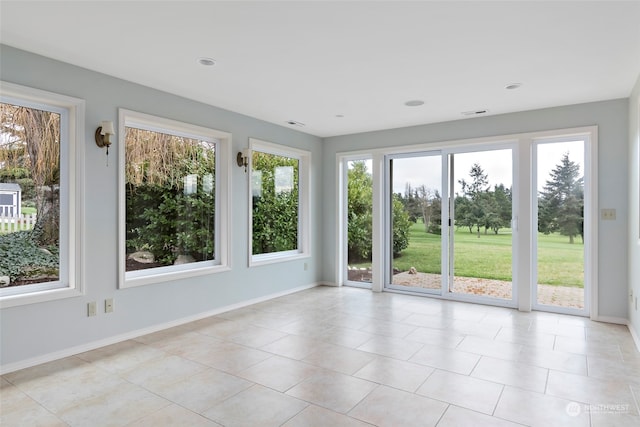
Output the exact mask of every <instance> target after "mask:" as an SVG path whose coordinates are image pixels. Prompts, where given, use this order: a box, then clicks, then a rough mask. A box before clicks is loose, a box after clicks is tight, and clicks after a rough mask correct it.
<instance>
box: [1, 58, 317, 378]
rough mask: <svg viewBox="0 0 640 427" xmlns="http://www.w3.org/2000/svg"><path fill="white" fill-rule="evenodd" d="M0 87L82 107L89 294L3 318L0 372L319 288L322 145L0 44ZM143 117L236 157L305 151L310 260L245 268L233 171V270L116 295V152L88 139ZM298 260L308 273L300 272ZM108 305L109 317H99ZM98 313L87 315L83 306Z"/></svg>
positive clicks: (243, 226)
mask: <svg viewBox="0 0 640 427" xmlns="http://www.w3.org/2000/svg"><path fill="white" fill-rule="evenodd" d="M0 56H1V58H2V61H1V64H0V77H1V78H2V80H4V81H7V82H11V83H16V84H20V85H24V86H29V87H33V88H38V89H43V90H47V91H50V92H55V93H59V94H63V95H68V96H73V97H77V98H81V99H84V100H85V101H86V117H85V119H86V120H85V141H84V143H85V144H86V148H85V151H86V155H85V159H84V161H85V168H86V180H85V182H86V184H85V188H86V192H85V198H84V201H85V217H84V221H85V228H86V233H85V238H84V245H85V246H84V247H85V261H86V265H85V272H86V274H85V276H86V283H85V289H86V295H84V296H83V297H78V298H71V299H64V300H58V301H51V302H46V303H41V304H32V305H26V306H20V307H12V308H6V309H2V310H1V311H0V363H1V364H2V365H3V366H4V365H7V364H12V363H16V362H19V361H23V360H26V359H30V358H35V357H39V356H42V355H46V354H50V353H55V352H59V351H63V350H64V349H67V348H71V347H76V346H80V345H84V344H87V343H92V342H96V341H99V340H103V339H107V338H109V337H113V336H118V335H121V334H125V333H128V332H130V331H135V330H139V329H142V328H146V327H150V326H153V325H158V324H163V323H167V322H171V321H174V320H177V319H181V318H185V317H188V316H193V315H197V314H198V313H203V312H207V311H210V310H213V309H215V308H218V307H224V306H227V305H230V304H235V303H239V302H241V301H246V300H250V299H254V298H259V297H262V296H265V295H270V294H274V293H278V292H284V291H287V290H289V289H293V288H297V287H300V286H303V285H308V284H313V283H316V282H317V281H318V280H319V278H320V258H321V254H322V241H321V233H320V227H321V225H322V224H321V221H320V213H319V208H318V206H320V205H321V203H320V197H321V195H322V191H321V188H322V167H321V161H322V151H321V150H322V144H321V142H322V141H321V139H320V138H317V137H314V136H310V135H308V134H304V133H301V132H297V131H294V130H290V129H287V128H285V127H280V126H276V125H274V124H270V123H266V122H263V121H260V120H257V119H254V118H251V117H247V116H243V115H240V114H236V113H233V112H230V111H226V110H222V109H219V108H215V107H212V106H208V105H205V104H200V103H197V102H194V101H190V100H187V99H184V98H180V97H177V96H174V95H170V94H167V93H163V92H160V91H157V90H153V89H150V88H147V87H144V86H140V85H137V84H133V83H129V82H126V81H123V80H119V79H116V78H113V77H109V76H106V75H103V74H99V73H95V72H92V71H88V70H86V69H81V68H78V67H75V66H72V65H69V64H64V63H61V62H57V61H53V60H50V59H47V58H43V57H40V56H36V55H33V54H31V53H27V52H24V51H20V50H16V49H14V48H11V47H7V46H0ZM120 107H122V108H126V109H130V110H134V111H140V112H144V113H148V114H153V115H157V116H161V117H167V118H170V119H174V120H180V121H184V122H187V123H192V124H196V125H201V126H206V127H210V128H214V129H219V130H222V131H226V132H230V133H231V134H232V138H233V151H232V152H233V153H236V152H238V151H239V150H241V149H243V148H246V147H248V143H249V142H248V139H249V137H254V138H259V139H262V140H265V141H271V142H276V143H280V144H284V145H288V146H291V147H296V148H301V149H305V150H309V151H311V153H312V165H311V173H312V180H311V181H312V192H311V195H312V198H311V207H312V209H311V210H312V258H311V259H306V260H297V261H290V262H284V263H279V264H272V265H267V266H261V267H254V268H251V269H249V268H248V267H247V251H248V243H247V242H248V235H247V233H248V197H247V175H246V174H245V172H244V171H243V170H242V169H241V168H239V167H236V166H232V168H231V170H232V176H231V180H232V185H233V192H232V196H231V198H232V203H233V207H232V219H233V222H232V230H231V235H232V238H233V243H232V256H231V261H232V264H233V269H232V271H230V272H225V273H221V274H215V275H212V276H206V277H198V278H192V279H188V280H179V281H175V282H166V283H161V284H157V285H149V286H142V287H138V288H131V289H124V290H117V272H118V268H117V265H118V264H117V258H116V257H117V249H118V242H117V234H118V233H117V224H118V219H117V194H118V193H117V182H118V177H117V170H118V168H117V150H116V149H112V150H110V154H109V156H110V160H109V167H107V166H106V164H105V152H104V150H103V149H100V148H98V147H97V146H96V145H95V142H94V135H93V134H94V131H95V129H96V127H97V126H98V124H99V123H100V121H102V120H112V121H113V122H114V123H117V119H118V108H120ZM304 262H308V264H309V269H308V270H307V271H305V270H304ZM105 298H114V300H115V304H114V305H115V312H114V313H112V314H108V315H107V314H104V313H103V310H101V308H102V304H103V301H104V299H105ZM89 301H97V302H98V307H99V310H98V311H99V314H98V316H96V317H87V315H86V311H87V308H86V307H87V303H88V302H89Z"/></svg>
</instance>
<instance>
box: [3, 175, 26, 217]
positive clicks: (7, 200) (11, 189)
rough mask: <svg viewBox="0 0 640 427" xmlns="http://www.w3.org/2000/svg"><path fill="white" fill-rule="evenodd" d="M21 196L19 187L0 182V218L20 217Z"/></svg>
mask: <svg viewBox="0 0 640 427" xmlns="http://www.w3.org/2000/svg"><path fill="white" fill-rule="evenodd" d="M21 195H22V189H21V188H20V185H18V184H14V183H5V182H0V216H5V217H6V216H9V217H17V216H20V214H21V213H22V203H21V202H22V197H21Z"/></svg>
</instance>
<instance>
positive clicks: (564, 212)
mask: <svg viewBox="0 0 640 427" xmlns="http://www.w3.org/2000/svg"><path fill="white" fill-rule="evenodd" d="M579 174H580V165H579V164H577V163H575V162H573V161H571V160H569V153H565V154H564V155H563V156H562V160H561V161H560V163H559V164H558V165H556V167H555V168H554V169H553V170H552V171H551V174H550V179H549V180H547V183H546V184H545V186H544V188H543V190H542V191H541V192H540V197H539V198H538V231H540V232H542V233H544V234H549V233H554V232H559V233H560V234H562V235H563V236H568V237H569V243H573V241H574V238H575V237H576V236H578V235H580V236H582V235H583V232H582V227H583V211H584V188H583V178H582V177H579V176H578V175H579Z"/></svg>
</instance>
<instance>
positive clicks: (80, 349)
mask: <svg viewBox="0 0 640 427" xmlns="http://www.w3.org/2000/svg"><path fill="white" fill-rule="evenodd" d="M320 285H324V283H312V284H309V285H304V286H299V287H297V288H293V289H287V290H286V291H282V292H277V293H274V294H269V295H265V296H262V297H259V298H254V299H250V300H246V301H242V302H239V303H236V304H231V305H227V306H224V307H218V308H216V309H213V310H210V311H206V312H204V313H198V314H194V315H192V316H187V317H183V318H181V319H176V320H172V321H170V322H166V323H161V324H158V325H153V326H150V327H147V328H142V329H137V330H135V331H130V332H127V333H124V334H120V335H115V336H112V337H108V338H105V339H101V340H98V341H92V342H89V343H86V344H82V345H78V346H75V347H70V348H66V349H64V350H60V351H56V352H53V353H48V354H44V355H42V356H37V357H32V358H30V359H25V360H21V361H19V362H14V363H9V364H5V365H0V375H4V374H8V373H9V372H14V371H19V370H20V369H25V368H30V367H32V366H36V365H41V364H43V363H47V362H51V361H54V360H58V359H63V358H65V357H69V356H73V355H76V354H80V353H84V352H85V351H91V350H95V349H97V348H100V347H104V346H107V345H111V344H116V343H119V342H122V341H126V340H130V339H133V338H137V337H140V336H142V335H147V334H151V333H153V332H158V331H162V330H164V329H169V328H173V327H174V326H180V325H184V324H185V323H189V322H194V321H196V320H200V319H204V318H205V317H210V316H215V315H217V314H220V313H225V312H227V311H231V310H236V309H238V308H242V307H247V306H249V305H253V304H257V303H260V302H264V301H268V300H271V299H275V298H278V297H282V296H285V295H289V294H293V293H296V292H300V291H304V290H307V289H311V288H315V287H316V286H320Z"/></svg>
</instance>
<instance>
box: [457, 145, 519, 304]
mask: <svg viewBox="0 0 640 427" xmlns="http://www.w3.org/2000/svg"><path fill="white" fill-rule="evenodd" d="M450 161H451V173H452V174H453V180H452V181H453V183H452V187H453V189H454V194H455V197H454V211H453V212H454V215H453V223H454V225H455V227H453V229H452V235H451V241H452V244H453V263H454V266H453V267H454V268H453V275H452V278H451V279H452V283H451V281H450V284H449V290H450V291H451V292H454V293H461V294H469V295H479V296H486V297H493V298H500V299H506V300H511V299H512V235H511V217H512V214H511V212H512V200H511V189H512V180H513V178H512V175H513V174H512V153H511V150H510V149H507V150H492V151H481V152H474V153H460V154H455V155H450Z"/></svg>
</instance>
